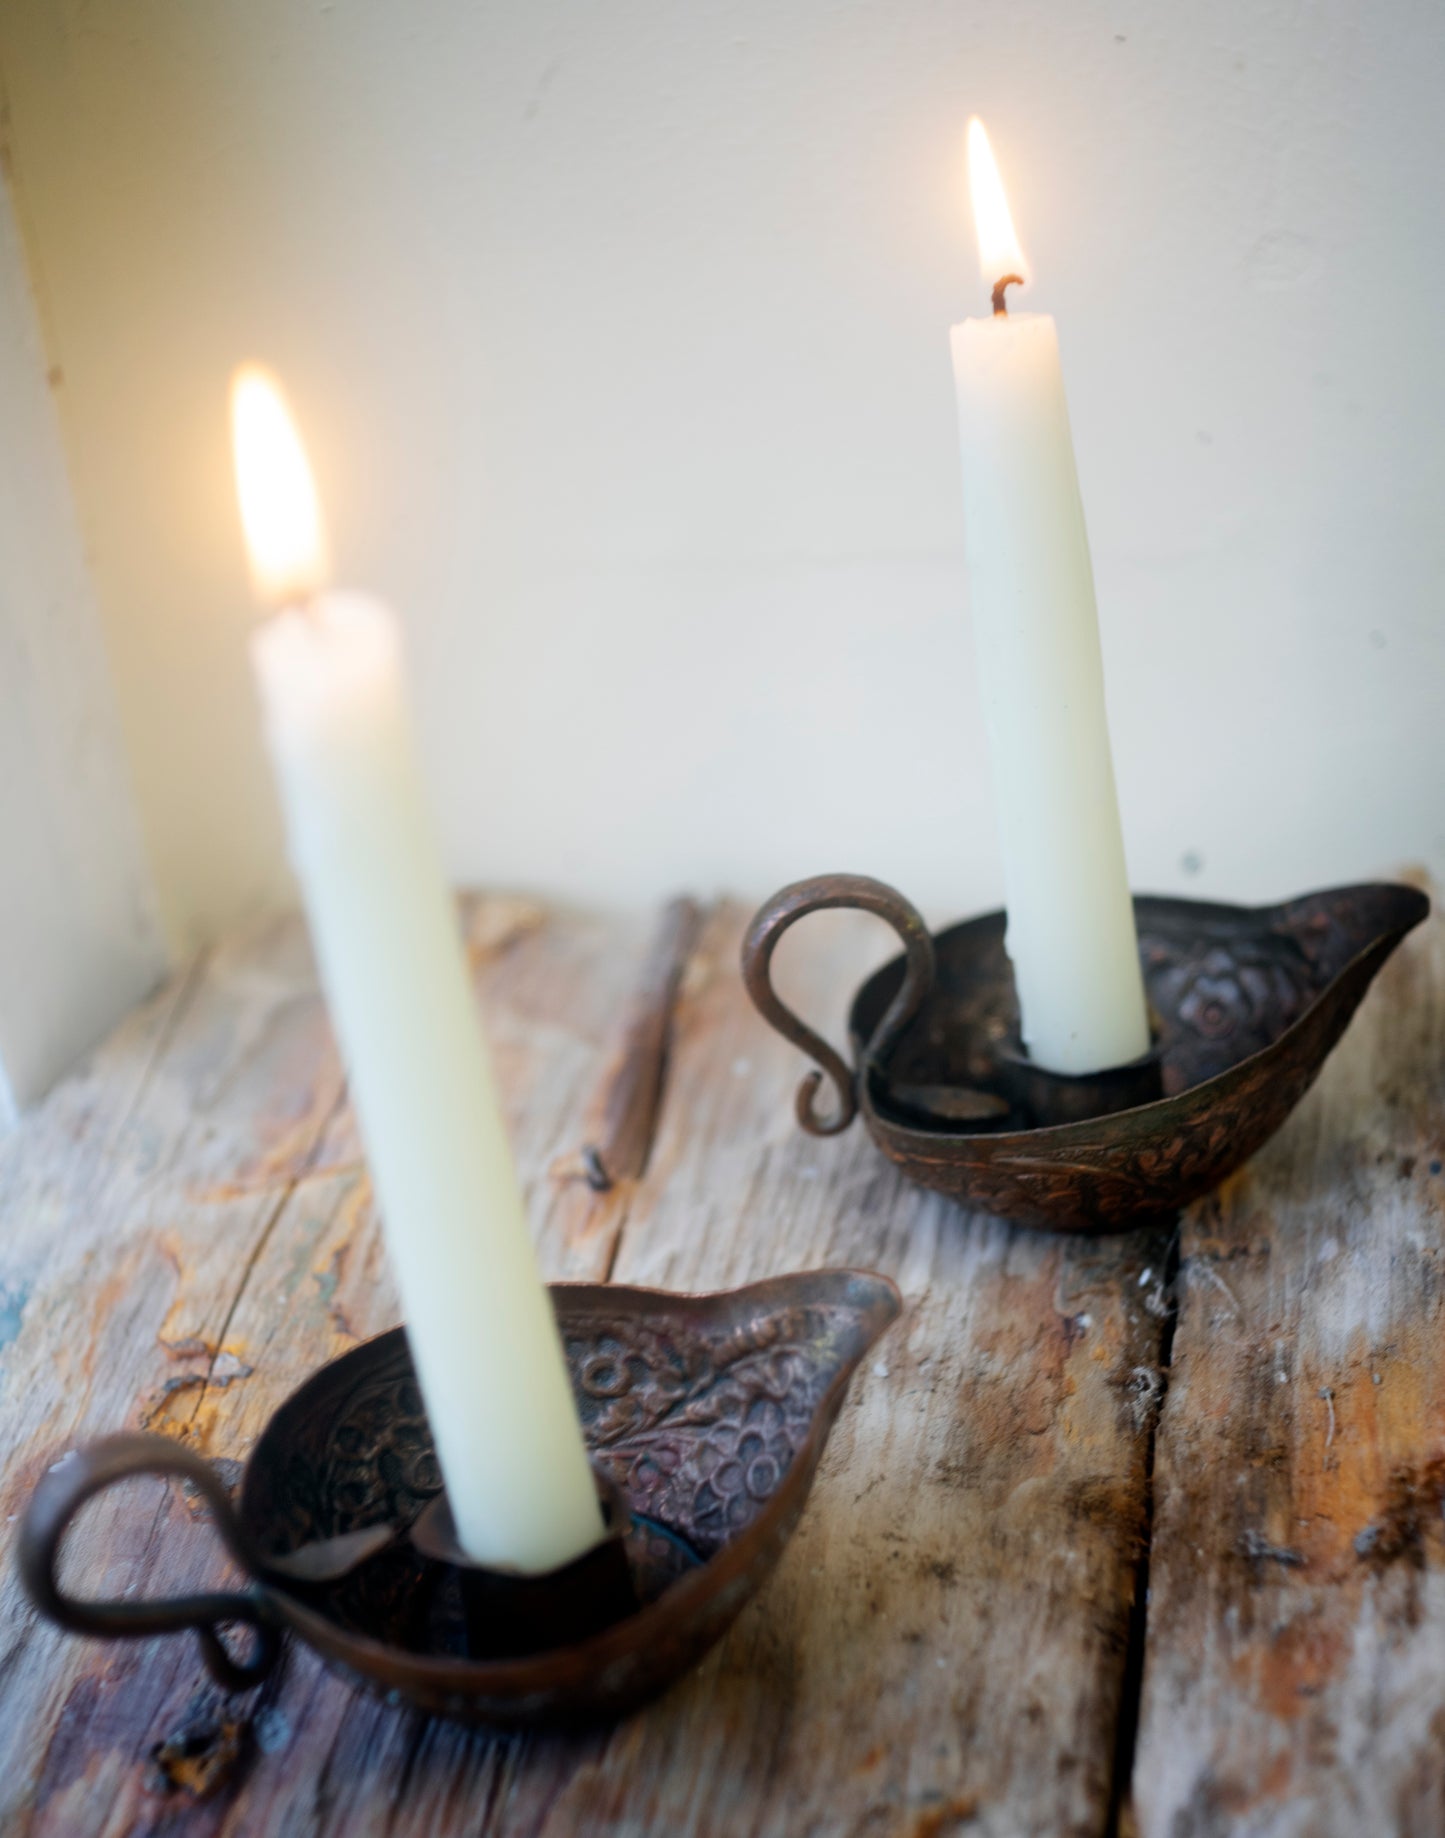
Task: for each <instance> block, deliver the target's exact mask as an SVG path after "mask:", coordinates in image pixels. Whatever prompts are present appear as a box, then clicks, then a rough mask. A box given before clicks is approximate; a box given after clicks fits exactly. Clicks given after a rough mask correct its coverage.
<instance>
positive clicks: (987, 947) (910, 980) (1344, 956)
mask: <svg viewBox="0 0 1445 1838" xmlns="http://www.w3.org/2000/svg"><path fill="white" fill-rule="evenodd" d="M837 906H856V907H859V908H861V909H862V910H864V911H866V912H870V913H874V914H877V915H878V916H879V917H881V918H884V919H886V920H887V921H888V922H889V924H891V925H892V926H893V927H894V929H895V930H896V931H897V932H898V934H899V936H900V938H901V939H902V940H903V943H904V947H905V950H904V955H903V956H902V957H900V958H895V959H894V960H893V961H892V962H891V963H888V964H885V965H884V967H883V968H882V969H881V970H879V971H878V972H877V973H876V974H875V975H873V976H871V977H870V978H869V979H868V980H867V981H866V982H865V983H864V984H863V985H862V987H861V988H860V989H859V990H858V992H857V994H856V996H855V998H854V1001H853V1004H852V1009H851V1012H850V1017H849V1031H850V1035H851V1040H852V1046H853V1053H854V1061H855V1068H849V1067H848V1066H847V1065H846V1063H845V1062H844V1061H843V1060H842V1059H841V1057H840V1056H839V1055H838V1054H837V1053H835V1052H834V1051H833V1049H832V1048H830V1047H829V1046H828V1044H827V1043H826V1042H825V1041H823V1040H821V1039H819V1037H818V1036H817V1035H816V1034H815V1033H814V1032H813V1031H812V1029H811V1028H809V1027H808V1026H807V1025H806V1024H805V1023H804V1022H802V1021H801V1020H799V1018H798V1017H797V1016H796V1015H794V1014H792V1013H791V1012H790V1011H789V1010H788V1009H786V1008H785V1007H784V1006H783V1004H782V1003H781V1002H780V1001H779V999H778V997H777V995H776V993H775V991H774V990H773V988H772V985H771V982H770V979H769V965H770V961H771V957H772V953H773V950H774V948H775V946H776V944H777V942H778V940H779V938H780V937H781V936H782V934H783V932H785V931H786V930H787V929H788V927H789V926H791V925H793V924H794V923H796V921H797V920H798V919H800V918H802V917H804V916H805V915H806V914H808V913H810V912H816V911H819V910H820V909H822V908H824V907H837ZM1134 911H1135V916H1136V919H1137V921H1138V927H1139V948H1140V953H1141V956H1142V959H1143V966H1144V980H1145V985H1146V989H1147V993H1148V997H1149V1003H1150V1007H1151V1009H1152V1011H1153V1013H1154V1019H1155V1022H1156V1025H1157V1028H1158V1036H1159V1039H1158V1046H1159V1054H1160V1059H1161V1076H1162V1084H1163V1096H1162V1097H1161V1098H1159V1099H1156V1100H1155V1101H1153V1102H1149V1103H1143V1104H1135V1105H1133V1106H1132V1107H1131V1108H1127V1109H1123V1110H1117V1109H1116V1110H1114V1111H1113V1114H1111V1115H1102V1114H1100V1115H1093V1116H1086V1117H1083V1118H1082V1119H1079V1111H1080V1110H1081V1109H1086V1108H1090V1106H1089V1104H1088V1097H1089V1093H1090V1089H1091V1087H1093V1086H1096V1085H1097V1086H1098V1088H1099V1090H1098V1099H1099V1101H1098V1103H1097V1105H1095V1106H1093V1108H1096V1109H1097V1110H1099V1111H1101V1112H1102V1111H1103V1110H1105V1109H1106V1108H1107V1106H1108V1102H1109V1099H1108V1095H1107V1093H1106V1092H1105V1090H1104V1087H1105V1086H1107V1085H1109V1084H1111V1083H1114V1082H1116V1081H1117V1078H1118V1072H1111V1073H1106V1074H1103V1075H1100V1077H1099V1079H1098V1080H1097V1081H1096V1080H1091V1079H1087V1078H1086V1079H1078V1080H1073V1079H1062V1078H1058V1077H1056V1076H1054V1075H1048V1076H1047V1077H1045V1078H1044V1079H1034V1080H1032V1081H1028V1082H1025V1083H1020V1080H1019V1076H1018V1074H1019V1065H1018V1059H1017V1036H1018V1008H1017V1003H1016V999H1015V995H1014V983H1013V974H1012V971H1011V969H1010V966H1009V962H1008V958H1007V956H1006V954H1005V952H1004V923H1005V916H1004V914H1003V913H1001V912H1000V913H989V914H986V915H985V916H984V917H983V918H979V919H972V920H969V921H967V922H966V923H964V924H962V925H956V926H952V927H950V928H949V929H948V930H947V931H944V932H941V933H939V935H938V936H937V937H936V938H933V939H930V938H929V936H928V933H927V931H926V928H925V927H924V925H923V921H922V919H921V918H920V916H919V914H918V912H917V910H916V909H915V908H914V907H913V906H912V905H910V904H909V902H908V901H907V900H905V899H904V898H903V896H902V895H901V894H899V893H897V892H895V891H894V890H893V889H892V888H889V887H886V886H884V885H883V884H882V883H881V882H878V881H873V880H869V879H867V878H866V877H865V876H861V875H824V876H821V877H819V878H818V879H816V880H812V881H800V882H796V883H794V884H793V885H792V886H790V887H785V888H783V889H782V890H781V892H779V893H777V894H775V895H774V896H773V898H772V899H771V900H770V901H768V903H767V904H766V905H765V906H764V907H762V908H761V910H760V911H759V912H758V914H757V916H756V918H755V919H754V920H753V923H752V925H751V926H750V928H749V930H748V934H747V936H746V938H745V940H744V942H743V976H744V980H745V981H746V983H747V987H748V991H749V993H750V995H751V996H752V999H753V1001H754V1002H755V1003H756V1005H757V1007H758V1009H759V1010H760V1012H761V1013H762V1014H763V1016H764V1018H765V1019H766V1020H768V1021H769V1022H770V1023H771V1024H772V1025H773V1026H774V1027H776V1028H777V1029H778V1031H779V1032H780V1033H782V1034H783V1035H784V1036H785V1037H786V1038H787V1039H789V1040H791V1041H793V1042H794V1043H795V1044H796V1045H798V1046H800V1047H802V1049H803V1050H804V1052H806V1053H808V1054H809V1055H810V1056H811V1057H812V1058H814V1059H815V1060H817V1061H818V1063H819V1065H820V1066H821V1067H822V1068H823V1073H818V1072H812V1073H810V1074H809V1075H808V1077H807V1079H806V1080H805V1081H804V1083H803V1085H802V1086H801V1087H800V1089H799V1093H798V1105H797V1108H798V1117H799V1121H800V1122H801V1123H802V1125H803V1127H804V1128H806V1129H810V1130H812V1131H813V1132H814V1133H815V1134H819V1135H824V1134H832V1133H834V1132H835V1131H837V1130H839V1129H843V1128H846V1127H847V1125H848V1123H849V1122H851V1121H852V1118H853V1117H854V1116H855V1115H856V1114H857V1112H858V1111H859V1110H860V1109H861V1111H862V1112H863V1118H864V1121H865V1123H866V1124H867V1126H868V1129H869V1132H870V1134H871V1135H872V1136H873V1139H874V1141H875V1142H876V1143H877V1144H878V1146H879V1147H880V1148H881V1149H882V1150H883V1152H884V1154H885V1155H887V1156H888V1157H889V1158H890V1159H891V1160H892V1161H894V1162H896V1163H897V1165H898V1166H899V1167H900V1168H901V1169H902V1170H903V1172H904V1173H905V1174H906V1175H907V1176H908V1177H909V1178H910V1179H911V1180H915V1181H918V1182H920V1183H921V1184H922V1185H923V1186H926V1187H934V1188H937V1189H939V1190H940V1191H941V1192H943V1193H947V1194H951V1195H952V1196H953V1197H954V1198H956V1199H958V1200H961V1201H963V1202H964V1203H965V1204H966V1205H969V1206H974V1207H978V1208H981V1209H982V1210H983V1211H985V1212H990V1213H995V1214H997V1215H999V1216H1000V1217H1003V1218H1006V1219H1010V1220H1013V1221H1015V1222H1016V1223H1018V1224H1021V1225H1032V1226H1044V1227H1048V1228H1051V1229H1053V1230H1055V1231H1075V1232H1101V1231H1112V1230H1116V1229H1119V1228H1122V1227H1127V1226H1132V1225H1136V1224H1138V1223H1140V1222H1141V1221H1143V1220H1146V1219H1150V1218H1156V1217H1158V1216H1160V1215H1164V1214H1168V1213H1171V1212H1173V1211H1175V1210H1177V1208H1179V1207H1180V1206H1182V1205H1184V1204H1186V1203H1187V1202H1188V1201H1190V1200H1193V1199H1197V1198H1198V1197H1199V1195H1201V1194H1203V1193H1207V1192H1208V1191H1209V1190H1210V1188H1212V1187H1214V1186H1216V1185H1217V1184H1218V1183H1219V1182H1220V1181H1221V1180H1223V1179H1224V1178H1225V1176H1226V1175H1228V1174H1230V1173H1232V1172H1233V1170H1234V1169H1235V1168H1237V1167H1239V1166H1240V1164H1241V1163H1243V1162H1245V1161H1247V1160H1248V1158H1249V1157H1250V1156H1251V1155H1253V1154H1254V1153H1255V1151H1256V1150H1257V1149H1258V1148H1260V1147H1261V1145H1262V1144H1263V1143H1264V1142H1265V1141H1266V1140H1267V1139H1268V1138H1269V1137H1270V1136H1271V1135H1273V1134H1274V1132H1275V1131H1276V1130H1277V1129H1278V1128H1279V1126H1280V1124H1281V1123H1283V1122H1284V1120H1285V1118H1286V1117H1287V1116H1288V1115H1289V1113H1290V1111H1291V1110H1293V1109H1294V1107H1295V1105H1296V1104H1297V1103H1298V1102H1299V1100H1300V1098H1301V1097H1302V1096H1303V1095H1304V1093H1305V1092H1306V1090H1307V1089H1308V1088H1309V1086H1310V1084H1311V1083H1312V1082H1313V1080H1314V1078H1315V1076H1316V1074H1317V1073H1318V1072H1319V1069H1320V1067H1321V1066H1322V1065H1323V1063H1324V1061H1325V1058H1326V1056H1327V1055H1328V1053H1329V1052H1330V1049H1331V1048H1332V1047H1333V1046H1334V1044H1335V1042H1336V1041H1337V1040H1338V1039H1339V1037H1340V1035H1341V1034H1342V1033H1343V1032H1344V1029H1345V1026H1346V1024H1347V1023H1348V1021H1349V1019H1350V1016H1351V1015H1352V1014H1353V1013H1354V1011H1355V1009H1356V1007H1357V1006H1358V1004H1359V1002H1360V999H1361V997H1362V996H1363V995H1364V993H1365V991H1366V989H1367V988H1368V987H1369V984H1370V982H1371V979H1372V978H1373V977H1374V975H1375V973H1376V972H1377V971H1378V970H1379V968H1380V966H1381V965H1382V964H1383V963H1384V962H1385V960H1386V958H1388V957H1389V955H1390V953H1391V952H1392V951H1393V950H1394V949H1395V946H1396V945H1397V944H1398V943H1399V942H1400V940H1401V939H1402V938H1403V937H1404V936H1405V934H1406V933H1407V932H1408V931H1410V930H1411V928H1412V927H1414V926H1416V925H1418V924H1419V923H1420V921H1421V920H1422V919H1423V918H1424V917H1425V915H1426V914H1427V913H1428V911H1429V902H1428V900H1426V898H1425V896H1424V895H1423V894H1421V893H1419V892H1417V891H1416V890H1415V889H1414V888H1412V887H1406V886H1397V885H1392V884H1388V883H1386V884H1379V885H1369V886H1359V887H1342V888H1336V889H1334V890H1332V891H1329V892H1325V893H1314V894H1307V895H1305V896H1304V897H1302V898H1301V899H1297V900H1288V901H1285V902H1284V903H1283V904H1281V905H1279V906H1268V907H1257V908H1247V907H1238V906H1221V905H1215V904H1213V903H1210V902H1206V901H1201V900H1180V899H1158V898H1150V897H1148V896H1141V897H1139V898H1137V899H1136V900H1135V902H1134ZM1122 1070H1125V1071H1127V1070H1128V1069H1122ZM824 1073H826V1075H827V1076H828V1077H829V1078H830V1079H831V1080H832V1082H833V1084H834V1088H835V1090H836V1092H837V1105H836V1108H835V1110H834V1112H833V1113H832V1115H831V1116H829V1117H827V1118H824V1119H822V1120H819V1119H818V1118H817V1116H816V1113H815V1110H814V1103H815V1094H816V1090H817V1086H818V1084H819V1082H820V1080H821V1078H822V1076H823V1074H824ZM1051 1083H1052V1084H1053V1085H1055V1086H1058V1087H1060V1088H1069V1090H1068V1095H1069V1098H1070V1106H1069V1108H1068V1110H1067V1112H1066V1114H1068V1115H1070V1116H1071V1117H1072V1118H1073V1119H1078V1120H1071V1121H1060V1120H1059V1118H1058V1116H1057V1115H1055V1116H1050V1115H1047V1114H1043V1115H1041V1114H1040V1112H1039V1110H1038V1109H1037V1108H1036V1107H1037V1106H1038V1105H1040V1104H1047V1103H1049V1102H1050V1099H1049V1096H1048V1087H1049V1085H1050V1084H1051ZM1081 1092H1082V1093H1083V1100H1084V1101H1083V1102H1082V1103H1081V1102H1080V1093H1081ZM990 1100H991V1102H990ZM1060 1108H1061V1109H1062V1108H1063V1107H1062V1106H1061V1107H1060ZM960 1120H961V1121H960Z"/></svg>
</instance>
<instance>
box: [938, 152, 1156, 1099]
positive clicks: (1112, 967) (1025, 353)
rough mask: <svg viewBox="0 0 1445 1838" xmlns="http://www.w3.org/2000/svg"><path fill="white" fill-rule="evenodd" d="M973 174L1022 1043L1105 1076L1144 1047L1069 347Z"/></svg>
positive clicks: (959, 354)
mask: <svg viewBox="0 0 1445 1838" xmlns="http://www.w3.org/2000/svg"><path fill="white" fill-rule="evenodd" d="M968 145H969V177H970V181H971V188H972V192H973V210H974V219H975V223H976V225H977V229H978V239H979V254H980V259H981V262H982V266H983V275H984V285H985V286H986V287H987V288H988V289H990V291H991V292H992V295H993V309H994V310H993V314H992V317H990V318H988V319H966V320H965V321H964V322H963V324H962V325H956V326H954V327H953V329H952V331H951V332H950V334H949V336H950V340H951V343H952V347H953V375H954V382H955V385H956V388H957V392H958V421H959V433H960V438H961V443H962V449H963V490H964V507H965V511H966V515H967V532H966V546H967V553H968V568H969V578H970V583H971V587H972V604H973V630H974V641H975V646H976V650H977V655H978V670H979V683H980V689H981V692H982V697H983V711H984V725H985V729H986V732H987V735H988V749H989V759H990V764H991V766H992V772H993V780H994V794H995V804H996V812H997V818H998V830H999V840H1000V845H1001V848H1002V853H1003V864H1004V887H1005V897H1006V900H1007V903H1008V940H1007V942H1008V954H1009V957H1010V959H1011V960H1012V963H1013V969H1014V981H1015V984H1016V986H1017V990H1018V999H1019V1008H1020V1014H1021V1020H1022V1027H1023V1039H1024V1045H1025V1046H1026V1047H1027V1048H1028V1050H1029V1053H1030V1056H1031V1057H1032V1058H1033V1059H1035V1060H1037V1061H1038V1063H1039V1064H1040V1065H1041V1066H1045V1067H1047V1068H1048V1069H1049V1070H1050V1071H1054V1072H1065V1073H1078V1072H1097V1071H1102V1070H1103V1069H1105V1068H1107V1067H1110V1066H1118V1065H1123V1064H1124V1063H1125V1062H1126V1061H1128V1060H1131V1059H1136V1058H1137V1057H1138V1056H1139V1055H1140V1054H1142V1053H1144V1052H1146V1051H1147V1050H1148V1047H1149V1022H1148V1016H1147V1011H1146V1008H1145V1002H1144V984H1143V978H1142V975H1141V973H1140V967H1139V946H1138V939H1137V937H1136V934H1135V929H1134V909H1133V904H1132V902H1131V900H1130V897H1129V879H1128V875H1127V873H1126V871H1125V866H1124V840H1123V833H1122V831H1121V829H1120V824H1119V804H1118V798H1117V796H1116V794H1115V790H1114V766H1113V761H1112V758H1111V757H1110V752H1109V729H1108V724H1107V721H1106V717H1105V710H1104V671H1103V662H1102V659H1101V657H1100V653H1099V621H1098V612H1097V609H1096V607H1095V603H1094V578H1093V571H1092V568H1091V566H1090V563H1089V541H1088V536H1087V533H1086V532H1085V529H1084V509H1083V504H1082V501H1081V500H1080V497H1079V481H1078V475H1077V472H1076V470H1075V467H1074V448H1073V441H1072V439H1071V438H1070V434H1069V412H1068V405H1067V404H1066V402H1065V400H1064V379H1063V373H1062V371H1061V369H1060V367H1059V341H1058V334H1057V332H1056V330H1055V327H1054V322H1053V320H1052V319H1051V318H1049V317H1047V316H1046V315H1044V314H1034V313H1012V312H1009V311H1008V310H1007V307H1006V301H1005V293H1006V289H1007V288H1008V287H1009V286H1011V285H1022V284H1023V282H1024V281H1025V280H1026V279H1027V277H1028V269H1027V266H1026V264H1025V262H1024V258H1023V253H1022V251H1021V250H1020V248H1019V245H1018V239H1017V237H1016V236H1015V234H1014V227H1013V222H1012V219H1011V218H1010V215H1009V208H1008V201H1007V199H1006V198H1005V196H1004V191H1003V186H1002V184H1001V182H1000V180H999V176H998V169H997V167H996V166H995V165H994V161H993V154H992V152H991V150H990V148H989V144H988V137H987V135H986V134H985V133H984V130H983V124H982V123H981V122H979V121H977V120H975V121H973V122H971V123H970V124H969V143H968Z"/></svg>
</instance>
